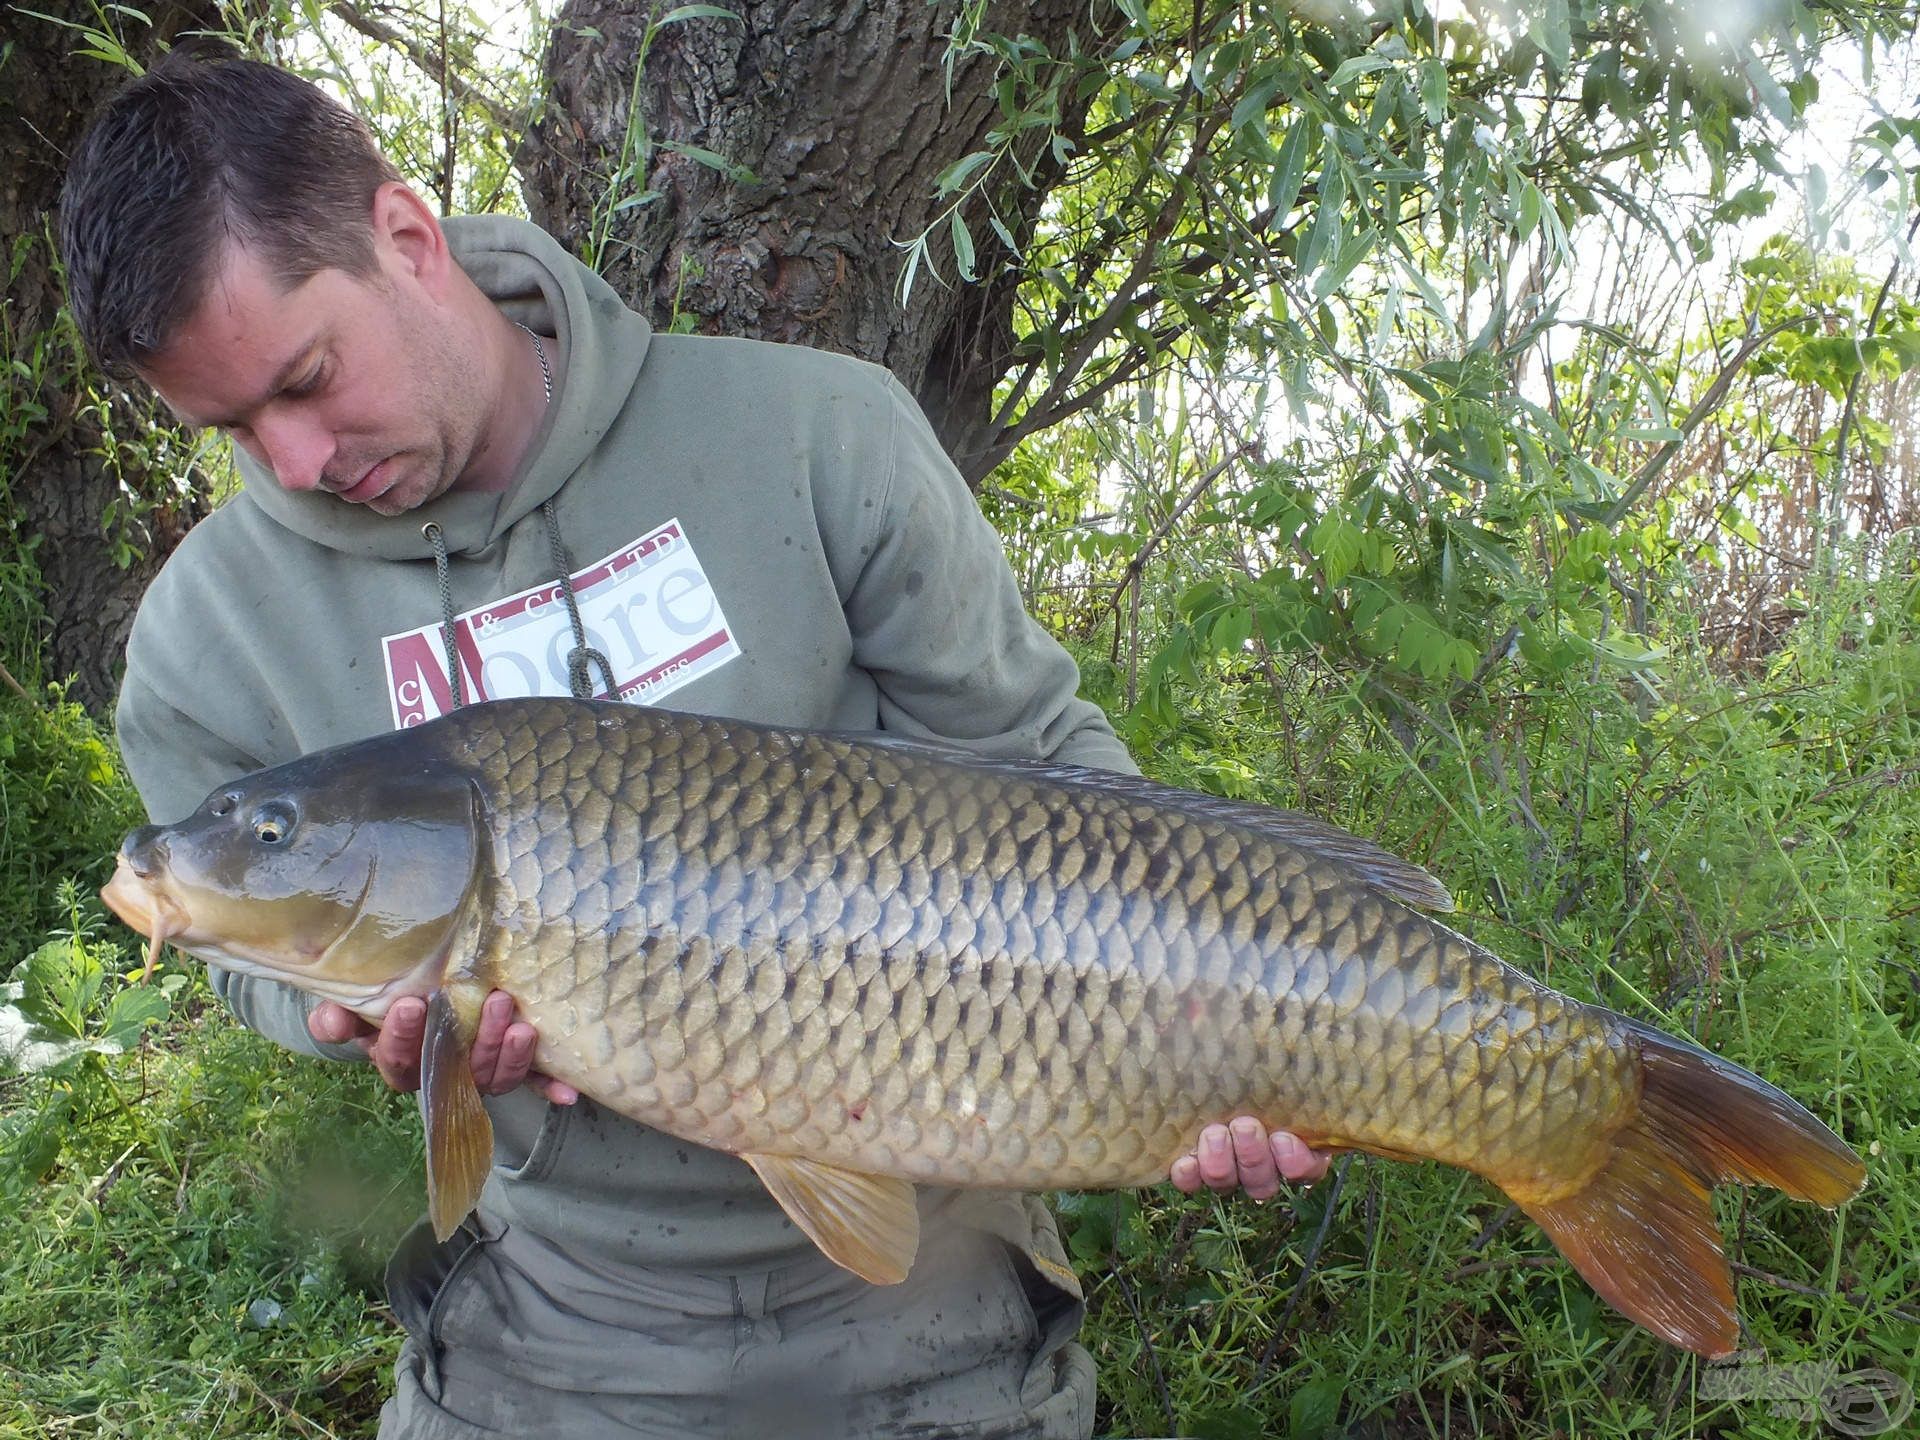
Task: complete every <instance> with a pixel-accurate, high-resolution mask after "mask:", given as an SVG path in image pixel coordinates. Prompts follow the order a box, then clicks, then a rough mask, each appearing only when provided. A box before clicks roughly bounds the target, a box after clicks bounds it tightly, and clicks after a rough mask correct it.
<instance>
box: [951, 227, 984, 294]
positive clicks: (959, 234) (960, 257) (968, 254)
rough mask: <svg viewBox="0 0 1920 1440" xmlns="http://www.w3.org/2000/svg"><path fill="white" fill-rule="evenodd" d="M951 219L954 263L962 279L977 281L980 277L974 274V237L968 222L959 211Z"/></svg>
mask: <svg viewBox="0 0 1920 1440" xmlns="http://www.w3.org/2000/svg"><path fill="white" fill-rule="evenodd" d="M949 218H950V220H951V221H952V230H953V261H954V264H955V265H956V266H958V267H959V270H960V278H961V279H962V280H968V281H971V280H976V279H978V278H979V277H978V276H976V275H975V274H974V273H973V236H972V235H971V234H970V233H969V232H968V230H967V222H966V221H964V220H962V219H961V218H960V212H959V211H958V210H955V211H954V212H953V214H952V215H951V216H950V217H949Z"/></svg>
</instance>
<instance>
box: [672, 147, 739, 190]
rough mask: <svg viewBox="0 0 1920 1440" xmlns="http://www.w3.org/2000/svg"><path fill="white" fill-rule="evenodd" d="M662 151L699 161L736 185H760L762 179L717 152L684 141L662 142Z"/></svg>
mask: <svg viewBox="0 0 1920 1440" xmlns="http://www.w3.org/2000/svg"><path fill="white" fill-rule="evenodd" d="M660 148H661V149H662V150H671V151H672V152H673V153H674V154H676V155H684V156H686V157H687V158H688V159H689V160H693V161H697V162H698V163H700V164H702V165H704V166H706V167H707V168H708V169H709V170H717V171H719V172H720V174H722V175H724V176H726V177H727V178H728V179H729V180H731V181H733V183H734V184H736V185H758V184H759V183H760V177H759V176H758V175H755V174H754V173H753V171H751V170H749V169H748V168H747V167H746V166H745V165H738V164H735V163H734V162H733V161H731V160H729V159H727V157H726V156H724V155H722V154H721V153H720V152H719V151H717V150H709V149H707V148H706V147H705V146H702V145H689V144H687V143H686V142H685V141H684V140H662V141H661V142H660Z"/></svg>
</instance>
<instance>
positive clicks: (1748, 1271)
mask: <svg viewBox="0 0 1920 1440" xmlns="http://www.w3.org/2000/svg"><path fill="white" fill-rule="evenodd" d="M1733 1273H1734V1274H1736V1275H1743V1276H1745V1277H1746V1278H1747V1279H1749V1280H1758V1281H1761V1282H1762V1283H1763V1284H1767V1285H1771V1286H1773V1287H1774V1288H1775V1289H1779V1290H1786V1291H1790V1292H1791V1293H1793V1294H1795V1295H1805V1296H1808V1297H1810V1298H1811V1299H1814V1300H1836V1299H1844V1300H1846V1301H1847V1303H1848V1304H1850V1305H1859V1306H1861V1308H1862V1309H1865V1308H1867V1306H1866V1303H1865V1302H1866V1300H1867V1297H1866V1296H1864V1295H1862V1294H1861V1293H1860V1292H1859V1291H1858V1290H1849V1289H1847V1288H1846V1287H1845V1286H1842V1287H1841V1288H1840V1289H1839V1290H1822V1289H1820V1287H1819V1286H1817V1285H1802V1284H1801V1283H1800V1282H1799V1281H1798V1280H1789V1279H1787V1278H1786V1276H1784V1275H1775V1274H1773V1273H1772V1272H1771V1271H1767V1270H1759V1269H1755V1268H1754V1267H1753V1266H1751V1265H1746V1264H1742V1263H1741V1262H1740V1261H1738V1260H1736V1261H1734V1262H1733ZM1879 1313H1882V1314H1886V1315H1898V1316H1899V1317H1900V1318H1901V1319H1902V1320H1907V1321H1912V1322H1915V1323H1920V1315H1916V1314H1915V1313H1914V1312H1913V1311H1911V1310H1902V1309H1901V1308H1900V1307H1899V1306H1898V1305H1884V1306H1881V1307H1879Z"/></svg>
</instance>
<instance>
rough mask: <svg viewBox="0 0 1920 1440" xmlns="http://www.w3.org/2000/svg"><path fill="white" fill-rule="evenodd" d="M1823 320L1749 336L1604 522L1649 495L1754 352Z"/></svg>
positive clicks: (1798, 320) (1806, 319) (1784, 323)
mask: <svg viewBox="0 0 1920 1440" xmlns="http://www.w3.org/2000/svg"><path fill="white" fill-rule="evenodd" d="M1819 318H1820V317H1819V316H1818V315H1817V314H1815V315H1796V316H1794V317H1793V318H1792V319H1790V320H1781V321H1779V322H1777V323H1775V324H1772V325H1769V326H1768V327H1767V328H1766V329H1764V330H1762V331H1761V332H1760V333H1759V334H1758V335H1749V336H1748V337H1747V338H1746V339H1745V340H1743V341H1742V342H1741V343H1740V348H1739V349H1738V350H1736V351H1734V352H1733V358H1732V359H1731V360H1729V361H1727V363H1726V364H1725V365H1723V366H1721V367H1720V373H1719V374H1718V375H1716V376H1714V379H1713V383H1712V384H1711V385H1709V386H1708V387H1707V393H1706V394H1704V395H1702V396H1701V397H1700V399H1699V401H1698V402H1697V403H1696V404H1695V405H1694V407H1693V409H1691V410H1689V411H1688V412H1687V418H1686V419H1684V420H1682V421H1681V422H1680V438H1679V439H1677V440H1668V441H1667V442H1665V443H1664V444H1663V445H1661V447H1660V448H1659V449H1658V450H1656V451H1654V452H1653V454H1652V456H1651V457H1649V459H1648V460H1647V463H1646V464H1644V465H1642V466H1641V467H1640V469H1639V470H1638V472H1636V473H1635V475H1634V477H1633V481H1632V483H1631V484H1629V485H1628V486H1627V488H1626V489H1625V490H1623V491H1621V492H1620V498H1619V499H1618V500H1615V501H1614V502H1613V504H1612V505H1611V506H1610V507H1608V510H1607V513H1606V515H1605V517H1604V518H1603V519H1602V521H1601V523H1602V524H1603V525H1605V526H1607V527H1608V528H1609V529H1611V528H1612V527H1613V526H1615V525H1618V524H1619V523H1620V521H1621V520H1622V519H1624V518H1625V516H1626V513H1627V511H1629V510H1631V509H1632V508H1633V503H1634V501H1636V500H1638V499H1639V498H1640V497H1641V496H1642V495H1643V494H1645V493H1646V490H1647V487H1648V486H1649V485H1651V484H1653V482H1654V481H1656V480H1658V479H1659V478H1660V475H1661V472H1662V471H1664V470H1665V469H1666V468H1667V462H1668V461H1670V460H1672V459H1673V457H1674V456H1675V455H1677V454H1679V453H1680V447H1681V446H1682V445H1684V444H1685V443H1686V441H1687V437H1688V436H1690V435H1692V434H1693V432H1694V431H1695V430H1696V429H1698V428H1699V426H1700V422H1701V421H1703V420H1705V419H1706V418H1707V416H1709V415H1711V414H1712V413H1713V412H1714V411H1715V410H1718V409H1719V408H1720V402H1721V401H1722V400H1724V399H1726V398H1727V391H1729V390H1731V389H1732V388H1733V382H1734V381H1735V380H1736V379H1738V378H1739V376H1740V372H1741V371H1742V370H1743V369H1745V368H1746V364H1747V361H1749V360H1751V359H1752V358H1753V354H1754V351H1756V350H1758V349H1759V348H1760V347H1761V346H1763V345H1765V344H1766V343H1767V342H1768V341H1769V340H1771V339H1773V337H1774V336H1776V335H1778V334H1779V333H1780V332H1781V331H1782V330H1793V329H1797V328H1798V327H1800V326H1802V325H1806V324H1809V323H1811V322H1812V321H1815V320H1818V319H1819Z"/></svg>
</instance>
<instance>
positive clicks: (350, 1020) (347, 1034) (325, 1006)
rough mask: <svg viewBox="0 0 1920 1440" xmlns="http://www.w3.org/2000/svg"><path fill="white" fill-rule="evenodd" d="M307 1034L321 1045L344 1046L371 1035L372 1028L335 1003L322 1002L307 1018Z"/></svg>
mask: <svg viewBox="0 0 1920 1440" xmlns="http://www.w3.org/2000/svg"><path fill="white" fill-rule="evenodd" d="M307 1033H308V1034H309V1035H311V1036H313V1038H314V1039H316V1040H318V1041H319V1042H320V1043H321V1044H322V1045H344V1044H346V1043H347V1041H349V1040H357V1039H360V1038H362V1037H364V1036H368V1035H371V1034H373V1026H371V1025H369V1024H368V1023H367V1022H366V1021H364V1020H362V1019H361V1018H360V1017H359V1016H358V1015H356V1014H354V1013H353V1012H352V1011H351V1010H349V1009H347V1007H346V1006H344V1005H342V1004H340V1003H338V1002H337V1001H333V1000H322V1001H321V1002H320V1003H319V1004H318V1005H316V1006H314V1007H313V1012H312V1013H311V1014H310V1015H308V1016H307Z"/></svg>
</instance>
